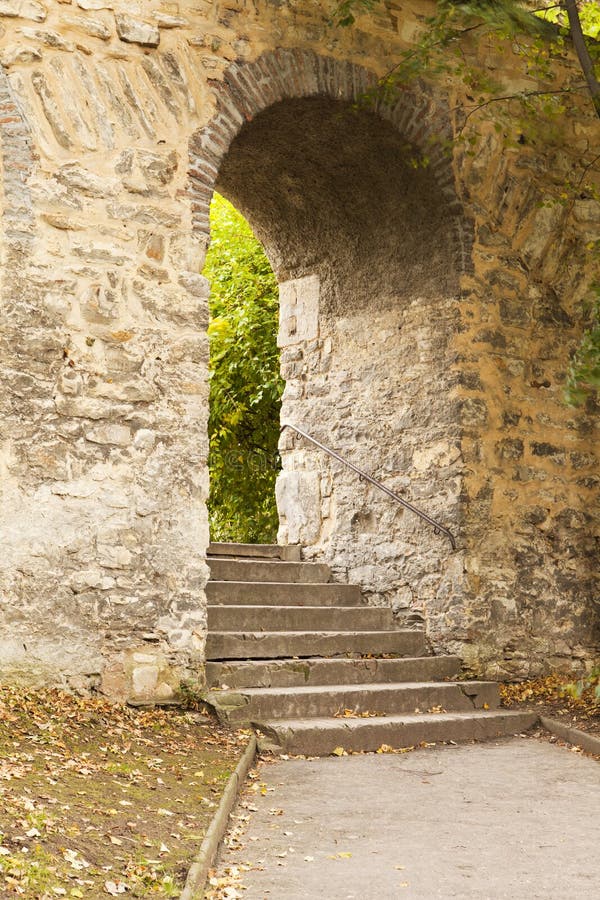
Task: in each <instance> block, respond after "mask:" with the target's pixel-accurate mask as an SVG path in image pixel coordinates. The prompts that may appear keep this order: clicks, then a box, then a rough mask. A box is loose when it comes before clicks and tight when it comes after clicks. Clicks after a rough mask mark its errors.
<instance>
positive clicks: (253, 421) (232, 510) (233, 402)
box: [204, 195, 283, 543]
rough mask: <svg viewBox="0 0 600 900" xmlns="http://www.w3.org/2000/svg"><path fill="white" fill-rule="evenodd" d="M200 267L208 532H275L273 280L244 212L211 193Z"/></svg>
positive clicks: (236, 537)
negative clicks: (205, 345)
mask: <svg viewBox="0 0 600 900" xmlns="http://www.w3.org/2000/svg"><path fill="white" fill-rule="evenodd" d="M211 236H212V239H211V245H210V249H209V251H208V254H207V259H206V265H205V268H204V274H205V276H206V277H207V278H208V279H209V281H210V283H211V299H210V314H211V322H210V325H209V329H208V335H209V341H210V372H211V382H210V416H209V424H208V433H209V441H210V445H209V459H208V466H209V471H210V496H209V503H208V509H209V517H210V527H211V538H212V540H220V541H223V540H225V541H243V542H250V543H255V542H265V543H269V542H272V541H274V540H275V539H276V534H277V524H278V522H277V509H276V506H275V479H276V477H277V472H278V470H279V467H280V464H279V454H278V452H277V442H278V437H279V410H280V406H281V394H282V391H283V381H282V379H281V377H280V374H279V353H278V350H277V342H276V335H277V321H278V313H279V294H278V287H277V280H276V278H275V275H274V274H273V271H272V269H271V267H270V265H269V262H268V260H267V257H266V256H265V252H264V250H263V248H262V246H261V245H260V243H259V242H258V241H257V240H256V238H255V237H254V235H253V233H252V230H251V228H250V226H249V225H248V223H247V222H246V220H245V219H244V218H243V216H242V215H240V213H238V212H237V211H236V210H235V209H234V208H233V206H232V205H231V204H230V203H229V202H228V201H227V200H225V199H224V198H223V197H220V196H219V195H215V198H214V200H213V203H212V206H211Z"/></svg>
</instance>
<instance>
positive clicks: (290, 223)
mask: <svg viewBox="0 0 600 900" xmlns="http://www.w3.org/2000/svg"><path fill="white" fill-rule="evenodd" d="M375 84H376V77H375V75H374V74H373V73H371V72H369V71H368V70H366V69H363V68H361V67H359V66H357V65H354V64H351V63H347V62H340V61H338V60H335V59H333V58H330V57H321V56H317V55H316V54H314V53H312V52H310V51H301V50H285V51H284V50H279V51H275V52H273V53H265V54H263V55H262V56H261V57H259V58H258V59H257V60H256V61H255V62H252V63H235V64H233V65H232V66H231V67H230V68H229V69H228V70H227V73H226V75H225V79H224V81H223V82H219V83H215V84H214V85H213V87H214V90H215V92H216V95H217V98H218V102H217V110H216V113H215V115H214V117H213V119H212V121H211V122H210V123H209V124H208V125H207V126H205V127H204V128H203V129H201V130H199V131H198V132H196V134H195V135H194V136H193V138H192V140H191V143H190V192H191V200H192V212H193V222H194V227H195V229H196V231H197V232H198V231H200V232H204V233H205V234H206V235H208V234H209V221H208V211H209V205H210V199H211V197H212V194H213V191H214V190H215V188H218V190H219V191H220V192H221V193H223V194H224V195H225V196H227V197H228V198H229V199H230V200H231V201H232V202H233V203H234V205H235V206H236V207H237V208H238V209H240V211H241V212H242V213H243V214H244V215H245V216H246V217H247V218H248V220H249V221H250V222H251V224H252V227H253V228H254V230H255V232H256V234H257V236H258V237H259V238H260V240H261V241H262V243H263V244H264V246H265V248H266V250H267V253H268V255H269V257H270V260H271V263H272V265H273V268H274V270H275V271H276V273H277V275H278V277H279V279H280V280H286V279H289V278H292V277H299V276H301V275H303V274H307V273H309V272H316V273H318V274H319V275H320V277H321V281H322V283H323V286H324V295H325V296H329V300H328V303H329V306H330V307H333V308H345V307H346V305H347V301H348V298H347V297H346V298H344V297H342V296H340V292H339V287H340V285H344V284H345V285H347V286H349V285H350V284H352V290H353V293H354V297H355V302H356V300H357V298H358V297H359V295H363V296H365V297H366V296H367V295H369V294H370V296H371V297H372V296H373V295H377V296H378V297H379V298H380V302H381V303H383V304H384V305H385V304H386V303H388V302H392V301H394V302H397V300H398V298H399V297H400V296H405V297H411V298H414V297H419V296H433V295H434V294H436V293H438V294H439V293H440V292H441V293H442V294H443V295H445V296H448V293H449V292H451V293H458V289H459V288H458V281H459V277H460V275H461V274H462V273H463V272H465V271H469V270H470V268H471V246H472V225H471V222H470V221H469V220H468V218H467V217H466V215H465V213H464V211H463V206H462V203H461V202H460V201H459V199H458V195H457V190H456V185H455V178H454V172H453V167H452V160H451V158H450V157H449V155H448V154H447V152H446V151H445V149H444V144H445V142H446V141H447V139H448V138H449V137H450V136H451V126H450V121H449V116H448V112H447V109H446V108H445V105H444V102H443V100H442V99H441V98H440V97H438V96H437V95H435V96H434V95H433V94H432V93H431V92H430V91H428V89H427V88H426V87H425V86H424V85H420V84H419V85H415V86H411V88H405V89H403V90H402V91H400V92H399V93H398V96H397V97H396V98H395V99H394V102H393V103H392V104H386V103H383V102H377V103H376V104H375V105H374V106H373V108H369V109H366V108H363V107H360V108H357V105H356V104H357V103H359V101H360V100H361V98H363V96H364V93H365V91H367V90H368V89H369V88H370V87H373V86H374V85H375ZM424 157H426V158H427V164H426V165H423V159H424ZM343 293H347V292H346V291H344V292H343Z"/></svg>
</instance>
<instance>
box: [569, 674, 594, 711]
mask: <svg viewBox="0 0 600 900" xmlns="http://www.w3.org/2000/svg"><path fill="white" fill-rule="evenodd" d="M564 692H565V694H568V695H569V697H572V698H573V699H574V700H584V699H585V700H587V701H588V702H589V704H590V706H597V707H598V706H600V666H594V668H593V669H592V670H591V672H588V674H587V675H584V676H583V678H580V679H579V681H574V682H572V683H570V684H567V685H565V687H564Z"/></svg>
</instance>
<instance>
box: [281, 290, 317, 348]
mask: <svg viewBox="0 0 600 900" xmlns="http://www.w3.org/2000/svg"><path fill="white" fill-rule="evenodd" d="M319 296H320V282H319V277H318V276H317V275H306V276H305V277H304V278H293V279H292V280H291V281H284V282H282V284H280V285H279V334H278V336H277V345H278V346H279V347H288V346H290V344H299V343H301V342H303V341H312V340H315V339H316V338H318V336H319Z"/></svg>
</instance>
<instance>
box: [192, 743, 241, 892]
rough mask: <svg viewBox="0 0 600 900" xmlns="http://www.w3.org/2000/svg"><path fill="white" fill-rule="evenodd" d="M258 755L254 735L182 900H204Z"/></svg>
mask: <svg viewBox="0 0 600 900" xmlns="http://www.w3.org/2000/svg"><path fill="white" fill-rule="evenodd" d="M256 755H257V743H256V735H255V734H253V735H252V736H251V737H250V740H249V742H248V746H247V747H246V749H245V750H244V752H243V753H242V755H241V757H240V760H239V762H238V764H237V766H236V767H235V770H234V771H233V772H232V773H231V775H230V776H229V780H228V782H227V785H226V787H225V790H224V791H223V795H222V797H221V800H220V801H219V805H218V807H217V810H216V812H215V814H214V816H213V818H212V821H211V823H210V825H209V827H208V830H207V832H206V834H205V835H204V840H203V841H202V844H201V845H200V850H199V851H198V854H197V856H196V857H195V859H194V862H193V863H192V865H191V866H190V869H189V871H188V874H187V878H186V879H185V885H184V888H183V891H182V892H181V894H180V896H179V900H201V898H202V897H203V896H204V889H205V887H206V879H207V877H208V870H209V869H210V867H211V866H212V864H213V861H214V858H215V856H216V854H217V850H218V849H219V844H220V843H221V841H222V840H223V836H224V835H225V832H226V831H227V827H228V825H229V816H230V815H231V811H232V809H233V807H234V806H235V804H236V802H237V799H238V795H239V793H240V791H241V789H242V786H243V784H244V781H245V780H246V776H247V774H248V772H249V771H250V769H251V768H252V766H253V764H254V762H255V760H256Z"/></svg>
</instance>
